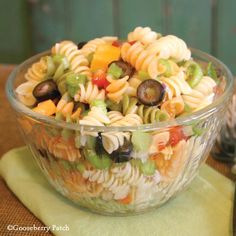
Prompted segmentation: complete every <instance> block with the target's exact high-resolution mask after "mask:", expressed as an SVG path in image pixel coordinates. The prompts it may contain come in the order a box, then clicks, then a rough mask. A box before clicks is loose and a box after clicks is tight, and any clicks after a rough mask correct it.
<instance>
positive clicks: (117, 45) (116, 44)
mask: <svg viewBox="0 0 236 236" xmlns="http://www.w3.org/2000/svg"><path fill="white" fill-rule="evenodd" d="M111 45H112V46H114V47H118V48H119V47H121V45H122V42H121V41H119V40H116V41H113V42H112V44H111Z"/></svg>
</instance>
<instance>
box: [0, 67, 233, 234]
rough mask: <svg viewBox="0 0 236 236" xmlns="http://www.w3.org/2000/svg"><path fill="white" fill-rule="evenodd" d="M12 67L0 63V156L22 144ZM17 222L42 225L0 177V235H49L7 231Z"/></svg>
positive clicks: (226, 168)
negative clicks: (11, 98)
mask: <svg viewBox="0 0 236 236" xmlns="http://www.w3.org/2000/svg"><path fill="white" fill-rule="evenodd" d="M13 68H14V66H13V65H0V114H1V116H0V131H1V135H0V156H2V154H3V153H5V152H6V151H8V150H10V149H12V148H15V147H19V146H22V145H24V143H23V140H22V139H21V137H20V134H19V130H18V128H17V125H16V121H15V117H14V113H13V110H12V109H11V107H10V104H9V103H8V101H7V98H6V94H5V83H6V80H7V78H8V76H9V74H10V73H11V71H12V70H13ZM207 163H208V164H209V165H210V166H212V167H213V168H215V169H216V170H217V171H219V172H220V173H222V174H223V175H225V176H227V177H228V178H231V179H232V180H236V179H235V176H233V175H232V174H231V172H230V165H228V164H224V163H221V162H218V161H216V160H214V159H213V158H212V157H210V156H209V158H208V159H207ZM17 222H18V224H19V225H22V226H29V225H30V226H31V225H35V226H43V224H42V223H41V222H40V221H39V220H38V219H37V218H36V217H35V216H34V215H33V214H32V213H31V212H30V211H29V210H28V209H27V208H25V207H24V206H23V204H21V203H20V201H19V200H18V199H17V198H16V197H15V195H14V194H13V193H12V192H11V191H10V190H9V189H8V188H7V186H6V184H5V183H4V181H3V180H2V179H1V177H0V235H51V234H50V233H45V232H43V231H37V232H35V233H34V234H32V233H31V234H27V233H26V232H23V233H20V232H17V233H16V232H14V234H13V233H12V234H10V233H9V231H7V225H9V224H16V223H17ZM18 233H19V234H18Z"/></svg>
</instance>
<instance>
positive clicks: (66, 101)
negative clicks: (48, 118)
mask: <svg viewBox="0 0 236 236" xmlns="http://www.w3.org/2000/svg"><path fill="white" fill-rule="evenodd" d="M56 112H57V113H58V112H60V113H61V114H62V115H63V116H64V117H65V118H68V117H70V119H71V120H72V121H76V120H77V119H79V117H80V114H81V108H80V107H78V108H77V109H76V110H74V103H73V102H72V101H71V99H70V97H69V95H68V94H67V93H65V94H64V95H63V96H62V97H61V99H60V100H59V102H58V103H57V107H56Z"/></svg>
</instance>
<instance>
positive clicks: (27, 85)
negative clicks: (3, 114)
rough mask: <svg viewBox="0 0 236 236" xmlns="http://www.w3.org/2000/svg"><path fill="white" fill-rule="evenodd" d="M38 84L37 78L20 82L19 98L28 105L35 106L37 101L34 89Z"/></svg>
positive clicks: (18, 88)
mask: <svg viewBox="0 0 236 236" xmlns="http://www.w3.org/2000/svg"><path fill="white" fill-rule="evenodd" d="M37 84H38V82H37V81H35V80H29V81H27V82H24V83H22V84H20V85H19V86H18V87H17V88H16V94H17V97H18V98H19V100H20V101H21V102H22V103H23V104H25V105H26V106H33V105H34V104H35V103H36V99H35V97H34V96H33V93H32V92H33V89H34V88H35V86H36V85H37Z"/></svg>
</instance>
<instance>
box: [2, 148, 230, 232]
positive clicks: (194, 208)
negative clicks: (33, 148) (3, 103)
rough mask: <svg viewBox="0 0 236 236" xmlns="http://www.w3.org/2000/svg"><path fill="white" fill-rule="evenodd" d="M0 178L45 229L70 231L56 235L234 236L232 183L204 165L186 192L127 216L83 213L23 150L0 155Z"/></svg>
mask: <svg viewBox="0 0 236 236" xmlns="http://www.w3.org/2000/svg"><path fill="white" fill-rule="evenodd" d="M0 174H1V175H2V177H3V178H4V179H5V181H6V183H7V185H8V186H9V188H10V189H11V190H12V191H13V192H14V193H15V195H16V196H17V197H18V198H19V199H20V201H21V202H22V203H23V204H24V205H25V206H26V207H27V208H28V209H29V210H30V211H31V212H32V213H33V214H34V215H35V216H36V217H38V218H39V219H40V220H41V221H42V222H44V223H45V225H47V226H52V225H56V226H66V225H67V226H68V228H69V231H63V230H61V231H56V230H54V231H52V233H53V234H55V235H63V236H64V235H73V236H74V235H78V236H84V235H86V236H87V235H92V236H94V235H96V236H100V235H101V236H111V235H112V236H116V235H119V236H125V235H128V236H131V235H135V236H139V235H141V236H143V235H145V236H149V235H151V236H152V235H154V236H162V235H163V236H169V235H170V236H172V235H175V236H178V235H179V236H190V235H191V236H194V235H196V236H199V235H201V236H218V235H219V236H227V235H231V232H232V230H231V218H232V205H233V191H234V184H233V182H231V181H230V180H229V179H227V178H225V177H224V176H222V175H221V174H219V173H218V172H216V171H215V170H213V169H211V168H210V167H209V166H207V165H203V166H202V168H201V170H200V174H199V175H198V176H197V177H196V178H195V179H194V181H193V182H192V184H191V186H190V187H189V188H188V189H187V190H186V191H185V192H183V193H182V194H180V195H178V196H177V197H176V198H175V199H172V200H170V201H169V202H168V203H166V204H165V205H164V206H163V207H161V208H158V209H156V210H154V211H151V212H147V213H144V214H141V215H135V216H127V217H111V216H101V215H98V214H94V213H90V212H87V211H84V210H81V209H80V208H79V207H77V206H76V205H75V204H73V203H71V202H70V201H69V200H67V199H66V198H64V197H63V196H61V195H60V194H59V193H57V192H56V191H55V190H54V189H53V188H52V187H51V186H50V184H49V183H48V182H47V180H46V179H45V178H44V176H43V175H42V174H41V172H40V170H39V168H38V167H37V166H36V164H35V162H34V161H33V158H32V155H31V153H30V151H29V150H28V148H26V147H23V148H19V149H14V150H11V151H9V152H8V153H6V154H5V155H4V156H3V158H2V159H1V160H0ZM16 223H17V222H16Z"/></svg>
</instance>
